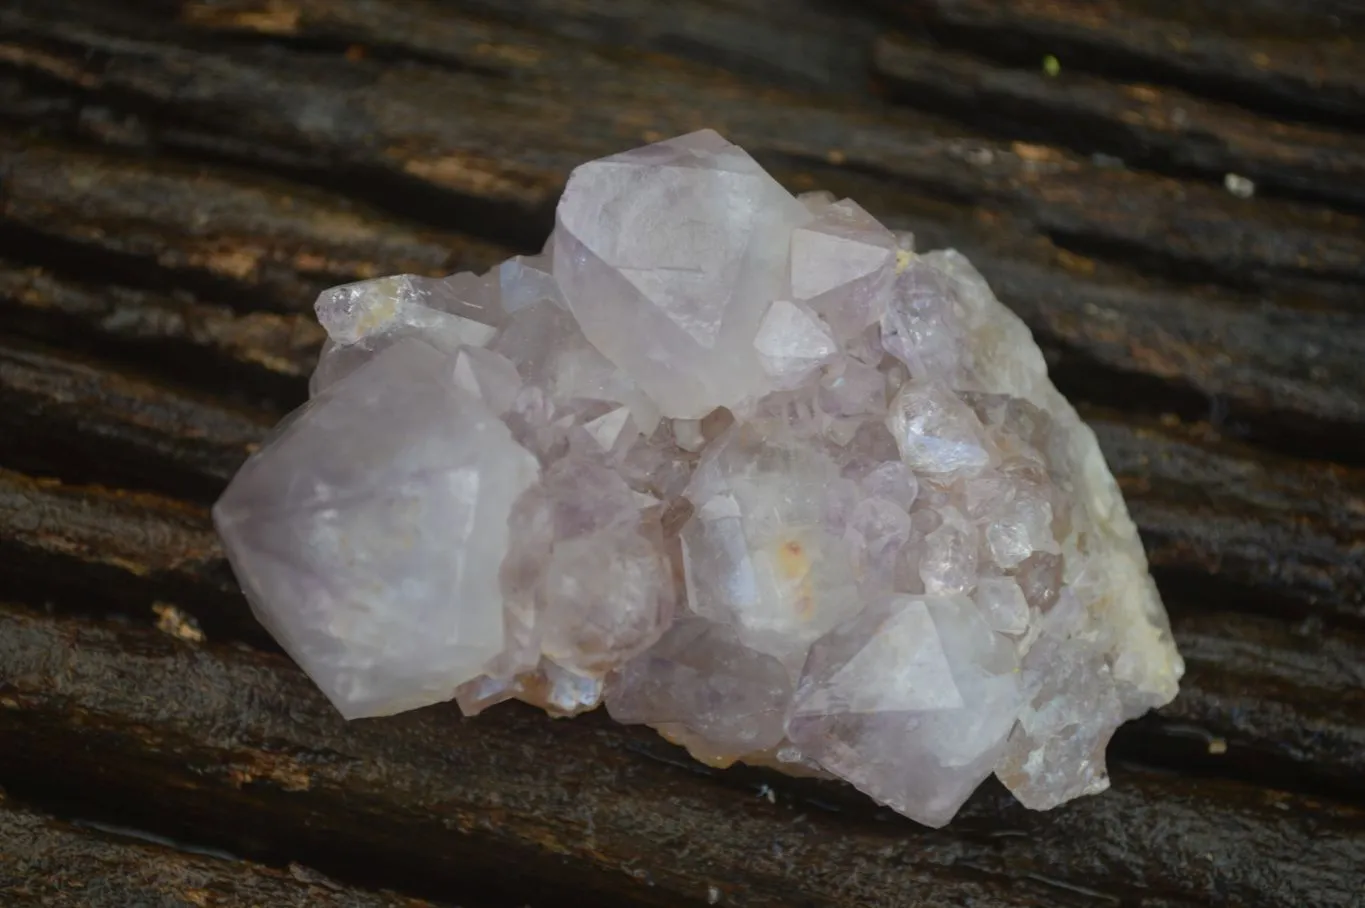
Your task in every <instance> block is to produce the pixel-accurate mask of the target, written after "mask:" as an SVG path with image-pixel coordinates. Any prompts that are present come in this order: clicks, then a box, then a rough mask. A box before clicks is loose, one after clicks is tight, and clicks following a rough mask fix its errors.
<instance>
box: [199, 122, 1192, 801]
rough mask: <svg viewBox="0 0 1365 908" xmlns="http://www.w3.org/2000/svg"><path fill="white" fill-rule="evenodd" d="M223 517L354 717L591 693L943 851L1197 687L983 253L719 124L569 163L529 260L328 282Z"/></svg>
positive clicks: (260, 599)
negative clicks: (922, 239)
mask: <svg viewBox="0 0 1365 908" xmlns="http://www.w3.org/2000/svg"><path fill="white" fill-rule="evenodd" d="M317 313H318V318H319V319H320V320H321V322H322V324H323V325H324V326H325V327H326V329H327V332H328V335H329V336H330V340H329V341H328V343H327V345H326V347H325V349H324V350H323V354H322V358H321V361H320V362H319V364H318V368H317V372H316V373H315V375H314V376H313V381H312V388H311V390H312V399H311V400H310V401H309V402H308V404H306V405H305V406H304V407H302V408H301V409H299V410H298V411H297V412H296V413H294V414H293V415H292V416H291V417H290V418H289V419H288V420H287V421H286V422H285V423H284V424H283V425H281V426H280V427H279V428H278V429H277V430H276V432H275V433H274V435H273V436H272V438H271V439H270V440H269V441H268V442H267V443H266V444H264V445H263V446H262V448H261V450H260V451H259V452H258V453H256V454H255V455H254V456H253V457H252V458H251V459H250V460H249V461H248V462H247V463H246V465H245V466H243V467H242V470H241V472H240V473H239V474H238V475H237V477H236V478H235V479H234V480H233V482H232V484H231V486H230V487H229V488H228V490H227V491H226V493H225V494H224V495H223V497H222V500H221V501H219V503H218V505H217V507H216V508H215V510H214V517H215V520H216V522H217V526H218V529H219V531H220V533H221V535H222V538H223V540H224V543H225V545H226V548H227V552H228V555H229V557H230V559H231V561H232V565H233V567H234V569H235V571H236V573H237V576H238V578H239V580H240V582H241V584H242V586H243V588H244V589H245V591H246V594H247V597H248V599H249V600H250V602H251V604H252V606H253V608H254V610H255V612H256V614H257V615H258V616H259V618H260V620H261V621H262V622H263V623H264V624H265V625H266V627H267V628H269V630H270V631H271V633H272V634H274V636H275V637H276V638H277V639H278V640H279V641H280V643H281V644H282V645H283V646H284V648H285V649H286V650H287V651H288V652H289V653H290V654H291V655H292V656H293V657H294V658H295V659H296V660H297V661H298V662H299V664H300V665H302V666H303V668H304V669H305V670H306V671H307V672H308V673H309V674H310V675H311V677H312V678H313V679H314V680H315V681H316V682H317V684H318V685H319V687H321V688H322V690H323V691H324V692H325V693H326V695H327V696H328V697H329V698H330V699H331V700H332V702H333V703H335V704H336V706H337V708H338V709H339V710H340V711H341V712H342V713H343V714H345V715H346V716H347V717H362V716H377V715H384V714H389V713H394V712H398V711H400V710H406V709H412V708H415V707H420V706H424V705H427V704H431V703H436V702H440V701H445V700H450V699H452V698H453V699H454V700H456V701H457V702H458V703H459V706H460V708H461V709H463V710H464V711H465V712H466V713H468V714H471V715H472V714H474V713H477V712H479V711H480V710H482V709H485V708H486V707H488V706H490V705H492V704H495V703H498V702H500V701H503V700H507V699H512V698H515V699H520V700H524V701H526V702H528V703H533V704H535V705H537V706H540V707H542V708H544V709H546V710H548V711H549V712H551V713H553V714H555V715H572V714H574V713H577V712H581V711H583V710H588V709H592V708H594V707H597V706H598V705H599V704H602V703H605V704H606V708H607V710H608V711H609V712H610V713H611V715H612V716H614V717H615V718H616V719H618V720H620V721H622V722H639V723H646V724H649V725H652V726H654V727H655V728H657V729H658V730H659V731H660V732H661V733H663V734H664V735H666V736H667V737H668V738H669V739H670V740H673V741H675V742H677V743H679V744H681V745H683V746H684V747H686V748H687V749H688V750H689V751H691V753H692V754H693V755H694V756H696V757H697V758H698V759H700V760H704V761H706V762H708V763H711V764H715V765H725V764H728V763H730V762H733V761H735V760H743V761H746V762H751V763H762V764H767V765H772V766H776V767H778V768H782V769H786V770H788V771H791V772H799V773H816V774H828V775H834V776H838V777H840V778H843V779H846V780H848V781H849V782H851V783H852V784H854V785H856V786H857V787H858V788H860V789H862V790H863V791H865V792H866V793H867V794H869V795H871V796H872V797H873V798H875V799H877V800H878V801H880V802H882V803H885V804H888V805H890V806H891V807H893V808H895V809H896V810H898V811H900V812H902V813H904V814H906V815H908V816H910V817H913V818H914V819H916V820H919V821H920V822H922V823H926V824H930V825H941V824H943V823H946V822H947V821H948V820H949V819H950V818H951V817H952V816H953V814H954V813H955V812H956V811H957V810H958V808H959V807H960V806H961V804H962V803H963V801H964V800H965V799H966V798H967V796H968V795H969V794H970V793H971V792H972V790H973V789H974V788H975V787H976V786H977V785H978V783H980V782H981V781H982V780H983V779H984V778H986V776H987V775H989V774H990V773H992V772H994V773H995V774H996V775H998V776H999V778H1000V779H1001V781H1002V782H1004V784H1005V785H1006V786H1007V787H1008V788H1009V789H1010V790H1011V791H1013V792H1014V793H1015V795H1017V796H1018V798H1019V799H1020V800H1021V801H1022V802H1023V803H1025V804H1026V805H1028V806H1030V807H1036V808H1045V807H1050V806H1053V805H1056V804H1059V803H1061V802H1063V801H1066V800H1068V799H1070V798H1074V797H1076V796H1078V795H1083V794H1087V793H1092V792H1097V791H1100V790H1102V789H1104V788H1105V787H1106V785H1107V784H1108V783H1107V777H1106V775H1105V767H1104V750H1105V746H1106V744H1107V742H1108V740H1109V737H1110V735H1111V734H1112V732H1113V731H1114V729H1115V728H1116V727H1117V726H1118V725H1119V724H1120V723H1122V722H1124V721H1125V720H1127V719H1130V718H1133V717H1135V716H1137V715H1139V714H1141V713H1143V712H1145V711H1146V710H1148V709H1150V708H1152V707H1155V706H1159V705H1161V704H1164V703H1166V702H1168V701H1169V700H1170V699H1171V698H1172V697H1173V696H1174V695H1175V693H1176V687H1177V682H1178V680H1179V677H1180V674H1181V670H1182V665H1181V660H1180V657H1179V655H1178V654H1177V653H1176V650H1175V648H1174V645H1173V643H1172V641H1171V635H1170V632H1169V629H1168V625H1167V620H1166V616H1165V613H1164V611H1163V608H1162V605H1161V601H1160V599H1159V597H1158V595H1157V591H1156V589H1155V587H1154V585H1153V583H1152V581H1151V579H1150V577H1149V576H1148V572H1147V565H1146V560H1145V557H1144V554H1143V550H1142V546H1141V544H1140V542H1139V540H1138V537H1137V533H1136V531H1135V529H1134V526H1133V524H1132V522H1131V521H1130V519H1129V517H1128V514H1127V511H1126V509H1125V507H1124V503H1123V500H1122V498H1121V497H1120V494H1119V490H1118V487H1117V486H1116V484H1115V482H1114V479H1113V478H1112V476H1111V475H1110V473H1109V471H1108V469H1107V468H1106V466H1105V463H1104V460H1103V457H1102V456H1101V454H1100V451H1099V448H1098V447H1097V445H1096V443H1095V437H1094V435H1093V434H1092V433H1091V432H1090V430H1089V429H1088V428H1086V426H1085V425H1083V424H1082V423H1081V421H1080V420H1079V418H1078V417H1077V415H1076V413H1075V411H1074V410H1073V409H1072V408H1071V407H1070V406H1069V405H1068V404H1067V402H1066V401H1065V400H1064V399H1063V398H1062V396H1061V395H1060V394H1059V393H1058V392H1057V390H1056V389H1055V388H1054V387H1053V386H1052V384H1051V383H1050V382H1049V380H1048V377H1047V372H1046V368H1045V365H1044V362H1043V357H1042V355H1041V354H1040V353H1039V350H1038V348H1037V346H1035V344H1034V343H1033V340H1032V338H1031V337H1030V335H1029V332H1028V330H1027V329H1026V328H1025V327H1024V325H1023V324H1022V323H1021V322H1020V321H1019V319H1018V318H1016V317H1015V316H1014V315H1013V314H1012V313H1011V312H1010V311H1009V310H1008V309H1006V308H1005V307H1004V306H1003V305H1001V304H1000V303H999V302H997V301H996V299H995V297H994V296H993V295H992V293H991V291H990V288H989V287H988V286H987V285H986V282H985V281H984V280H983V279H982V278H981V276H980V275H979V274H978V273H977V272H976V271H975V270H974V269H973V268H972V266H971V264H970V263H969V262H968V261H967V259H965V258H964V257H963V256H962V255H960V254H958V253H956V252H954V251H951V250H948V251H934V252H923V253H921V252H917V251H915V250H914V248H913V244H912V241H911V238H910V237H909V236H908V235H905V234H896V233H893V232H892V231H889V230H887V229H886V228H885V227H883V226H882V225H881V224H879V223H878V222H877V221H876V220H875V219H874V218H872V217H871V216H870V215H869V214H868V213H867V212H866V211H864V210H863V209H862V208H860V207H859V206H858V205H857V204H855V203H854V202H851V201H847V200H844V201H836V200H835V199H833V198H832V197H829V196H826V195H823V194H819V193H815V194H810V195H806V196H802V197H800V198H797V197H794V196H792V195H791V194H789V193H788V192H787V191H786V190H784V189H783V188H782V187H781V186H780V185H779V184H778V183H777V182H776V181H775V180H773V179H772V177H770V176H769V175H768V174H767V173H765V172H764V171H763V170H762V169H761V168H760V167H759V166H758V165H757V164H756V163H755V162H754V160H753V159H752V158H750V157H749V155H747V154H746V153H745V152H744V151H742V150H741V149H739V148H738V147H736V146H734V145H732V144H730V143H728V142H726V141H725V140H724V139H723V138H721V137H720V136H719V135H717V134H716V133H714V132H710V131H703V132H698V133H693V134H691V135H686V136H682V137H680V138H677V139H673V140H671V141H666V142H661V143H659V144H656V145H651V146H648V147H646V148H641V149H637V150H635V151H630V152H627V153H625V154H621V155H617V156H614V157H610V158H605V159H603V160H600V161H594V162H591V163H588V164H584V165H583V166H581V167H579V168H578V169H577V170H575V171H574V173H573V175H572V177H571V178H570V180H569V183H568V187H567V188H566V190H565V192H564V196H563V198H562V199H561V201H560V203H559V208H558V218H557V222H556V225H555V230H554V234H553V236H552V237H551V238H550V242H549V244H548V245H547V246H546V248H545V251H544V252H543V253H542V254H540V255H537V256H529V257H521V256H519V257H516V258H513V259H511V260H509V261H507V262H504V263H503V264H502V265H501V266H500V267H498V268H496V269H494V270H492V271H490V272H488V273H487V274H484V275H474V274H457V275H454V276H452V277H448V278H443V279H433V278H425V277H415V276H410V275H401V276H397V277H388V278H382V279H379V280H372V281H365V282H363V283H359V284H351V285H348V286H344V287H338V288H335V289H333V290H329V291H327V292H326V293H324V294H322V296H321V297H320V298H319V300H318V303H317Z"/></svg>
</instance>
